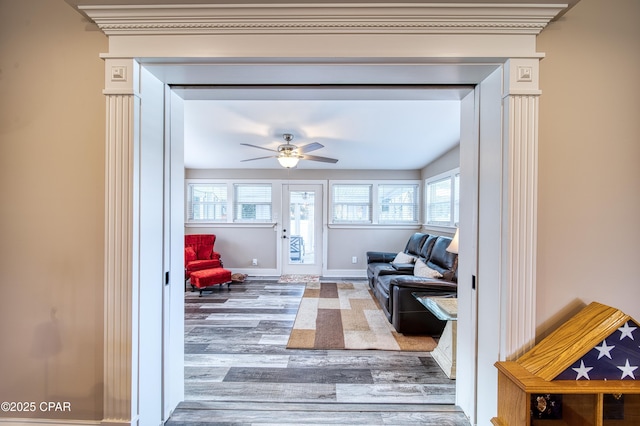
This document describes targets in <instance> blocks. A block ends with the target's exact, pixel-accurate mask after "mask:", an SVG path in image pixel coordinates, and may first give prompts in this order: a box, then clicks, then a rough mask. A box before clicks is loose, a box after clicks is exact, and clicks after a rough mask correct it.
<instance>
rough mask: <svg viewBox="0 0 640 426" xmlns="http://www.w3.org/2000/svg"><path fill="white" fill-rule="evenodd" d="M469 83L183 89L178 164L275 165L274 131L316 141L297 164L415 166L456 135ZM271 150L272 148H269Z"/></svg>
mask: <svg viewBox="0 0 640 426" xmlns="http://www.w3.org/2000/svg"><path fill="white" fill-rule="evenodd" d="M469 90H470V88H468V87H466V88H465V87H460V88H437V87H433V88H426V87H424V86H422V87H410V86H401V87H400V86H394V87H393V88H392V87H382V86H366V87H361V86H359V87H353V86H352V87H350V88H336V87H323V88H316V87H306V86H305V87H299V86H296V87H277V88H274V87H272V86H269V87H251V88H241V87H235V88H231V89H229V88H222V89H220V88H218V89H214V88H203V87H196V88H183V89H178V90H177V91H178V92H180V94H181V95H183V96H184V97H185V118H184V124H185V167H187V168H191V169H209V168H210V169H256V168H257V169H270V168H275V169H277V168H280V166H279V164H278V162H277V160H276V159H275V158H264V159H259V160H255V161H246V162H243V161H242V160H246V159H250V158H256V157H264V156H270V155H272V154H270V153H269V152H268V151H265V150H262V149H258V148H253V147H247V146H243V145H241V144H242V143H248V144H252V145H257V146H260V147H264V148H268V149H273V150H276V149H277V147H278V145H280V144H283V143H284V140H283V137H282V135H283V134H284V133H291V134H293V136H294V140H293V141H292V143H293V144H294V145H298V146H301V145H305V144H308V143H311V142H319V143H321V144H322V145H324V148H322V149H319V150H317V151H314V152H312V153H311V154H312V155H317V156H323V157H331V158H336V159H338V162H337V163H336V164H332V163H324V162H316V161H305V160H303V161H300V163H299V164H298V166H297V168H299V169H330V170H336V169H346V170H356V169H367V170H416V169H420V168H422V167H424V166H425V165H427V164H429V163H430V162H432V161H433V160H435V159H437V158H438V157H439V156H441V155H443V154H444V153H446V152H447V151H449V150H450V149H452V148H453V147H455V146H456V145H457V144H458V143H459V140H460V99H461V97H462V96H463V95H464V94H465V93H468V92H469ZM273 155H275V153H273Z"/></svg>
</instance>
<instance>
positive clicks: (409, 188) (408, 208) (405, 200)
mask: <svg viewBox="0 0 640 426" xmlns="http://www.w3.org/2000/svg"><path fill="white" fill-rule="evenodd" d="M378 222H379V223H417V222H418V185H417V184H380V185H378Z"/></svg>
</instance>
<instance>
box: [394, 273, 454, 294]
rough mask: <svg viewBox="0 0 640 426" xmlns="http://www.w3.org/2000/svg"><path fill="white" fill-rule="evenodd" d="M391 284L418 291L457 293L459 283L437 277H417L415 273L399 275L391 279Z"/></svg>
mask: <svg viewBox="0 0 640 426" xmlns="http://www.w3.org/2000/svg"><path fill="white" fill-rule="evenodd" d="M390 286H396V287H403V288H411V289H415V290H418V291H425V290H433V291H438V292H440V291H443V292H451V293H457V291H458V284H457V283H455V282H451V281H444V280H439V279H437V278H426V277H416V276H414V275H397V276H394V277H393V278H392V279H391V281H390Z"/></svg>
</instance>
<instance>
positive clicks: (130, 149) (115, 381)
mask: <svg viewBox="0 0 640 426" xmlns="http://www.w3.org/2000/svg"><path fill="white" fill-rule="evenodd" d="M106 100H107V133H106V176H105V186H106V187H105V193H106V195H105V204H106V206H105V208H106V218H105V222H106V228H105V276H104V286H105V289H104V292H105V293H104V309H105V312H104V324H105V333H104V357H105V359H104V401H103V404H104V405H103V416H104V420H103V423H102V424H105V425H106V424H127V423H129V421H130V419H131V418H132V415H133V408H134V407H135V405H134V404H133V403H132V400H133V399H135V398H137V395H136V389H135V388H134V386H135V380H136V377H137V365H136V362H137V359H136V358H137V334H138V324H137V313H136V312H135V310H136V309H137V301H136V300H135V299H134V297H135V295H136V294H137V292H134V287H135V286H137V282H136V281H135V279H134V276H135V271H134V269H136V267H135V264H134V262H135V259H136V256H137V255H136V253H137V250H138V244H136V241H135V226H134V221H135V218H136V215H137V211H136V209H135V194H134V192H135V190H134V188H135V186H134V180H135V178H134V173H135V171H134V128H135V125H134V107H135V106H134V102H135V100H136V97H135V96H134V95H107V96H106Z"/></svg>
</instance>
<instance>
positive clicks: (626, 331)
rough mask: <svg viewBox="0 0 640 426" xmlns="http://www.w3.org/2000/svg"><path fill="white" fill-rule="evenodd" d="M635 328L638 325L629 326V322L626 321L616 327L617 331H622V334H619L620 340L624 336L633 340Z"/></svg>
mask: <svg viewBox="0 0 640 426" xmlns="http://www.w3.org/2000/svg"><path fill="white" fill-rule="evenodd" d="M637 328H638V327H631V326H630V325H629V323H628V322H626V323H625V324H624V327H620V328H619V329H618V331H619V332H620V333H622V334H621V335H620V340H622V339H624V338H625V337H628V338H629V339H631V340H635V339H634V338H633V330H635V329H637Z"/></svg>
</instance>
